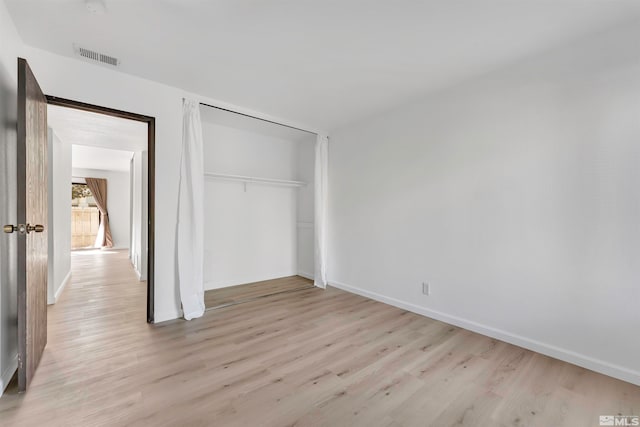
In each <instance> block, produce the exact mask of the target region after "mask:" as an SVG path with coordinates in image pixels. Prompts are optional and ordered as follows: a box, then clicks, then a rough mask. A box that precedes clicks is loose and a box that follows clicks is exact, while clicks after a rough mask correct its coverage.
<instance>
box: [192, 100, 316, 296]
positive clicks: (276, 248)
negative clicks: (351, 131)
mask: <svg viewBox="0 0 640 427" xmlns="http://www.w3.org/2000/svg"><path fill="white" fill-rule="evenodd" d="M201 116H202V132H203V140H204V170H205V172H206V173H207V174H205V200H204V207H205V248H204V257H205V271H204V279H205V290H211V289H219V288H225V287H229V286H235V285H240V284H245V283H252V282H258V281H263V280H269V279H275V278H281V277H287V276H294V275H301V276H304V277H307V278H313V274H314V259H313V244H314V228H313V218H314V206H313V203H314V183H313V178H314V159H315V149H314V147H315V141H316V136H315V135H313V134H310V133H306V132H301V131H297V130H293V129H288V128H286V127H283V126H280V125H277V124H272V123H266V122H262V121H260V120H257V119H253V118H249V117H244V116H241V115H238V114H234V113H230V112H225V111H221V110H216V109H214V108H211V107H207V106H202V107H201ZM238 177H251V178H255V179H257V180H278V182H253V181H251V180H249V179H247V180H246V181H243V178H238ZM280 181H284V182H280Z"/></svg>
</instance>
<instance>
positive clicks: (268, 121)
mask: <svg viewBox="0 0 640 427" xmlns="http://www.w3.org/2000/svg"><path fill="white" fill-rule="evenodd" d="M200 105H204V106H205V107H211V108H216V109H218V110H222V111H226V112H228V113H233V114H239V115H241V116H245V117H250V118H252V119H256V120H261V121H263V122H267V123H273V124H274V125H279V126H284V127H286V128H289V129H295V130H299V131H301V132H306V133H310V134H312V135H316V136H317V135H318V134H317V133H316V132H311V131H310V130H305V129H300V128H297V127H294V126H289V125H285V124H283V123H278V122H274V121H273V120H267V119H263V118H261V117H256V116H252V115H250V114H245V113H240V112H238V111H233V110H229V109H227V108H222V107H216V106H215V105H211V104H206V103H204V102H201V103H200Z"/></svg>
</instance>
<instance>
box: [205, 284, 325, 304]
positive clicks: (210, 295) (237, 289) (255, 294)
mask: <svg viewBox="0 0 640 427" xmlns="http://www.w3.org/2000/svg"><path fill="white" fill-rule="evenodd" d="M311 287H313V280H309V279H306V278H304V277H301V276H289V277H282V278H279V279H272V280H262V281H260V282H254V283H247V284H244V285H237V286H229V287H226V288H220V289H211V290H208V291H205V293H204V306H205V307H207V308H208V309H209V308H215V307H221V306H227V305H231V304H239V303H241V302H245V301H250V300H253V299H256V298H262V297H265V296H268V295H275V294H279V293H281V292H291V291H299V290H301V289H309V288H311Z"/></svg>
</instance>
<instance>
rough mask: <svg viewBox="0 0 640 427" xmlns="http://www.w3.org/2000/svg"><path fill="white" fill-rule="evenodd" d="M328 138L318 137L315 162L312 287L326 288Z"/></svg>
mask: <svg viewBox="0 0 640 427" xmlns="http://www.w3.org/2000/svg"><path fill="white" fill-rule="evenodd" d="M328 167H329V138H328V137H327V136H325V135H318V140H317V141H316V162H315V206H314V207H315V245H314V246H315V277H314V279H315V280H314V285H316V286H317V287H319V288H326V286H327V184H328V179H327V172H328V171H327V169H328Z"/></svg>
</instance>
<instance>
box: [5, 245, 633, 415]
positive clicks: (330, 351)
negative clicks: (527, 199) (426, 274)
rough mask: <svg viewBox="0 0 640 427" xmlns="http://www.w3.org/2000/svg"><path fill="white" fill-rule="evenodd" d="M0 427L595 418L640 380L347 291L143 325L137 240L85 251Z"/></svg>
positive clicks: (622, 403)
mask: <svg viewBox="0 0 640 427" xmlns="http://www.w3.org/2000/svg"><path fill="white" fill-rule="evenodd" d="M49 314H50V316H49V320H50V322H49V325H50V329H49V344H48V346H47V349H46V350H45V353H44V357H43V360H42V362H41V365H40V368H39V370H38V372H37V373H36V375H35V377H34V379H33V383H32V385H31V389H30V390H29V391H28V392H27V393H26V394H25V395H16V394H15V391H14V390H9V391H8V392H7V394H5V395H4V396H3V397H2V398H0V424H1V425H2V426H103V425H104V426H120V425H135V426H252V427H253V426H293V425H297V426H320V425H322V426H438V427H440V426H452V425H469V426H545V427H548V426H570V427H574V426H580V427H581V426H597V425H598V415H600V414H602V415H605V414H611V415H614V414H629V415H630V414H638V413H640V387H637V386H633V385H631V384H628V383H625V382H622V381H618V380H615V379H612V378H609V377H606V376H604V375H600V374H596V373H594V372H590V371H587V370H585V369H582V368H579V367H576V366H573V365H570V364H567V363H563V362H560V361H558V360H554V359H552V358H549V357H545V356H542V355H540V354H537V353H533V352H530V351H527V350H524V349H522V348H519V347H515V346H512V345H509V344H506V343H503V342H500V341H497V340H494V339H491V338H487V337H484V336H482V335H478V334H475V333H472V332H469V331H466V330H463V329H460V328H456V327H452V326H449V325H446V324H444V323H441V322H438V321H434V320H430V319H428V318H425V317H422V316H419V315H416V314H412V313H408V312H406V311H403V310H399V309H397V308H394V307H390V306H387V305H384V304H381V303H378V302H374V301H371V300H368V299H366V298H363V297H360V296H356V295H352V294H349V293H346V292H343V291H340V290H337V289H328V290H326V291H323V290H320V289H317V288H314V289H308V290H303V291H299V292H291V293H283V294H279V295H275V296H273V297H269V298H264V299H261V300H258V301H254V302H248V303H244V304H240V305H236V306H231V307H228V308H224V309H219V310H214V311H209V312H207V313H206V314H205V316H204V317H203V318H201V319H198V320H194V321H191V322H186V321H181V320H177V321H171V322H166V323H162V324H158V325H147V324H146V323H145V286H144V284H142V283H140V282H138V281H137V280H136V277H135V274H134V273H133V270H132V269H131V268H130V267H129V264H128V261H127V259H126V253H121V252H116V253H100V254H98V255H97V256H90V255H88V254H83V255H79V254H74V257H73V281H72V283H71V284H70V285H69V288H68V289H66V290H65V291H64V293H63V295H62V297H61V299H60V301H59V302H58V304H56V305H55V306H53V307H51V308H50V310H49Z"/></svg>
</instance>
